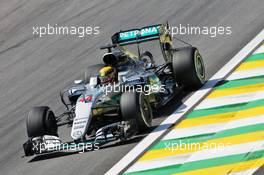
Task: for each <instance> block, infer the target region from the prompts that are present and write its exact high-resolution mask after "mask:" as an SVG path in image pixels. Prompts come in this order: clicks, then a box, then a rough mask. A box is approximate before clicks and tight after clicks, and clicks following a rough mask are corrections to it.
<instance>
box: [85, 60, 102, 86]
mask: <svg viewBox="0 0 264 175" xmlns="http://www.w3.org/2000/svg"><path fill="white" fill-rule="evenodd" d="M104 66H105V65H104V64H95V65H91V66H88V67H87V68H86V70H85V73H84V83H85V84H88V83H89V82H90V78H91V77H92V76H95V75H96V74H98V72H99V70H100V69H101V68H102V67H104Z"/></svg>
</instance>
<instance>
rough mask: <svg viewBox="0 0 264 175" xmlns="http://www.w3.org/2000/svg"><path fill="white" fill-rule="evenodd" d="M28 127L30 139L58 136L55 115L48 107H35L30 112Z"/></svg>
mask: <svg viewBox="0 0 264 175" xmlns="http://www.w3.org/2000/svg"><path fill="white" fill-rule="evenodd" d="M26 125H27V133H28V137H39V136H44V135H55V136H57V135H58V133H57V131H58V126H57V122H56V118H55V115H54V113H53V112H52V111H51V110H50V108H49V107H47V106H38V107H34V108H33V109H32V110H31V111H29V113H28V115H27V120H26Z"/></svg>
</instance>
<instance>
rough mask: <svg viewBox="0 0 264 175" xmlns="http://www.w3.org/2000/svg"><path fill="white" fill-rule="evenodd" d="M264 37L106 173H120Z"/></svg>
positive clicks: (261, 35)
mask: <svg viewBox="0 0 264 175" xmlns="http://www.w3.org/2000/svg"><path fill="white" fill-rule="evenodd" d="M263 39H264V30H262V31H261V32H260V33H259V34H258V35H257V36H256V37H255V38H253V39H252V40H251V41H250V42H249V43H248V44H247V45H246V46H245V47H243V49H242V50H240V51H239V52H238V53H237V54H236V55H235V56H234V57H233V58H232V59H231V60H230V61H229V62H228V63H227V64H226V65H225V66H224V67H222V68H221V69H220V70H219V71H218V72H217V73H216V74H215V75H214V76H212V77H211V78H210V80H209V81H208V82H207V83H206V84H205V85H204V86H203V87H202V88H201V89H200V90H198V91H196V92H195V93H194V94H193V95H192V96H191V97H190V98H188V99H187V100H186V102H184V103H183V104H182V105H181V106H180V107H179V108H178V109H176V110H175V111H174V113H173V114H172V115H170V116H168V117H167V119H165V120H164V121H163V122H162V123H161V124H160V125H159V126H158V127H156V128H155V129H154V130H153V131H152V132H151V133H150V134H149V135H148V136H147V137H145V138H144V139H143V140H142V141H141V142H139V143H138V144H137V145H136V146H135V147H134V148H133V149H132V150H131V151H130V152H129V153H127V154H126V155H125V156H124V157H123V158H122V159H121V160H119V162H117V163H116V164H115V165H114V166H113V167H112V168H111V169H110V170H108V172H106V175H115V174H120V173H122V171H123V170H124V169H125V168H127V167H128V166H129V165H130V164H131V163H132V162H133V161H134V160H135V159H137V157H138V156H140V155H141V154H142V153H143V152H144V151H145V150H146V149H147V148H148V147H149V146H151V145H152V144H153V143H154V142H155V141H156V140H157V139H159V138H160V137H161V136H162V135H163V134H165V132H166V131H167V129H168V128H169V127H170V126H171V125H173V124H175V123H176V122H177V121H178V120H179V119H180V118H181V117H182V116H183V115H184V114H185V113H186V112H188V111H189V110H191V109H192V107H193V106H194V105H196V104H197V103H198V102H199V101H200V100H201V99H202V98H203V97H204V96H205V95H207V94H208V93H209V92H210V91H211V90H212V88H213V87H214V86H215V84H216V83H217V82H219V81H221V80H223V79H224V78H225V77H226V76H227V75H228V74H229V73H230V72H231V71H232V70H233V68H234V67H236V66H237V65H238V64H239V63H241V62H242V61H243V59H244V58H246V57H247V56H248V55H249V54H250V53H251V52H252V51H253V50H254V49H255V48H256V47H257V46H258V45H259V44H260V43H261V42H262V41H263Z"/></svg>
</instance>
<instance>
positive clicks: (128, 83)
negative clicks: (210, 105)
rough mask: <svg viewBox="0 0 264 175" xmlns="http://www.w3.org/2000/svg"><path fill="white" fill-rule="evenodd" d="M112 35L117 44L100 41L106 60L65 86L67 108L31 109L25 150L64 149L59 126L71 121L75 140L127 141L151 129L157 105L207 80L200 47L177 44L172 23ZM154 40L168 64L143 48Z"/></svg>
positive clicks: (197, 86) (75, 141)
mask: <svg viewBox="0 0 264 175" xmlns="http://www.w3.org/2000/svg"><path fill="white" fill-rule="evenodd" d="M111 39H112V44H109V45H106V46H103V47H101V49H107V53H105V54H104V55H103V61H104V64H97V65H92V66H89V67H88V68H87V70H86V71H85V78H84V80H75V83H74V85H72V86H71V87H69V88H67V89H66V90H63V91H61V93H60V95H61V100H62V103H63V104H64V105H65V107H66V112H64V113H63V114H61V115H59V116H55V115H54V113H53V112H52V111H51V109H50V108H49V107H46V106H39V107H34V108H33V109H32V110H31V111H30V112H29V113H28V115H27V118H26V124H27V134H28V141H27V142H26V143H24V145H23V147H24V151H25V155H26V156H29V155H33V154H41V153H49V152H54V151H61V150H64V149H65V147H64V149H62V145H63V143H62V142H61V141H60V139H59V136H58V132H57V130H58V127H59V126H62V125H68V126H70V127H72V129H71V137H72V139H73V141H72V144H79V143H93V144H94V145H95V144H99V145H101V144H105V143H109V142H110V141H113V140H122V141H125V140H127V139H129V138H131V137H132V136H133V135H135V134H138V133H141V132H144V131H146V130H148V129H149V128H150V127H151V123H152V116H153V111H155V110H157V109H158V108H159V107H160V106H164V105H166V104H167V103H168V102H169V101H170V100H171V99H172V98H173V97H174V96H175V95H176V94H177V93H178V92H179V91H181V90H183V89H191V90H195V89H198V88H199V87H201V86H202V85H203V84H204V82H205V70H204V64H203V60H202V57H201V55H200V53H199V51H198V49H197V48H195V47H192V46H191V45H190V44H188V46H187V47H181V48H174V47H173V44H172V37H171V35H170V31H169V26H168V24H159V25H152V26H147V27H144V28H141V29H133V30H127V31H120V32H118V33H115V34H114V35H113V36H112V38H111ZM152 40H153V41H154V40H157V41H158V42H159V45H160V49H161V53H162V55H163V58H164V64H160V65H156V64H155V61H154V58H153V55H152V53H151V52H149V51H145V52H143V53H142V52H141V51H140V47H139V44H140V43H143V42H148V41H152ZM131 44H136V46H137V50H138V53H137V54H136V55H135V54H133V53H132V52H130V51H128V49H127V47H128V45H131ZM185 44H186V43H185ZM70 146H73V145H70ZM67 148H68V147H67Z"/></svg>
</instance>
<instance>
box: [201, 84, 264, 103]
mask: <svg viewBox="0 0 264 175" xmlns="http://www.w3.org/2000/svg"><path fill="white" fill-rule="evenodd" d="M261 90H264V83H260V84H253V85H247V86H241V87H236V88H227V89H218V90H215V91H213V92H212V93H211V94H210V95H208V96H207V97H206V98H207V99H208V98H217V97H223V96H228V95H237V94H245V93H251V92H257V91H261Z"/></svg>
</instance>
